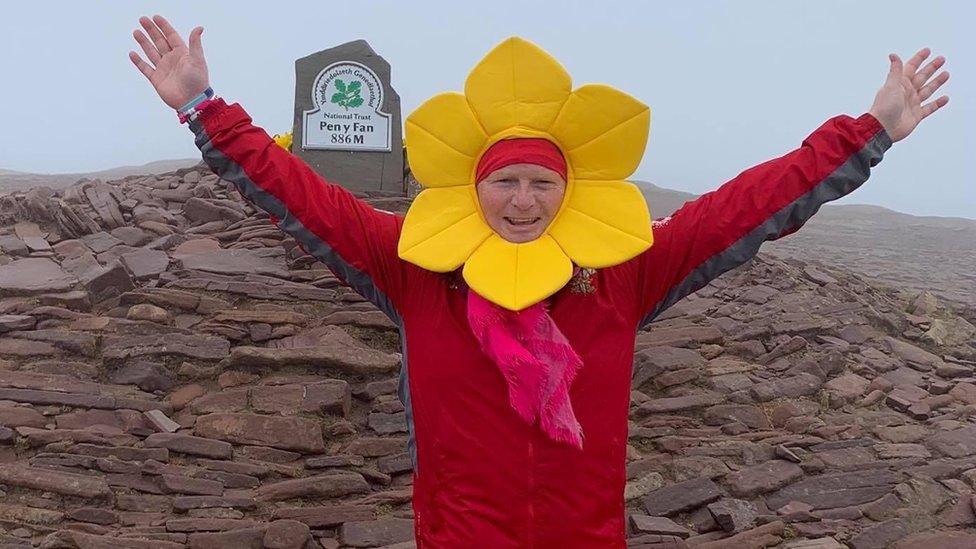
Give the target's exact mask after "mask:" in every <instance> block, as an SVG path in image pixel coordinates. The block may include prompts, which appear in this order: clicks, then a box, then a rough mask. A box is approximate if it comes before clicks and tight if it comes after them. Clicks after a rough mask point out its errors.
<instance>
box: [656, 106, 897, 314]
mask: <svg viewBox="0 0 976 549" xmlns="http://www.w3.org/2000/svg"><path fill="white" fill-rule="evenodd" d="M891 143H892V142H891V138H890V137H889V136H888V134H887V132H885V130H884V128H883V127H882V126H881V124H880V122H878V120H877V119H876V118H874V117H873V116H872V115H870V114H867V113H866V114H863V115H861V116H860V117H858V118H852V117H850V116H846V115H841V116H836V117H834V118H831V119H830V120H828V121H827V122H825V123H824V124H823V125H822V126H820V127H819V128H818V129H817V130H816V131H814V132H813V133H812V134H810V135H809V136H808V137H807V138H806V139H805V140H804V141H803V144H802V145H801V146H800V148H798V149H796V150H793V151H791V152H789V153H787V154H786V155H784V156H781V157H779V158H776V159H773V160H769V161H767V162H764V163H762V164H759V165H758V166H755V167H753V168H750V169H748V170H746V171H744V172H742V173H741V174H739V175H738V176H736V177H735V178H734V179H732V180H731V181H729V182H727V183H725V184H724V185H722V186H721V187H719V188H718V189H716V190H714V191H712V192H709V193H707V194H704V195H702V196H701V197H699V198H698V199H696V200H694V201H690V202H686V203H685V204H684V206H682V207H681V208H680V209H679V210H678V211H676V212H675V213H674V214H672V215H671V216H670V217H666V218H664V219H660V220H655V221H654V225H653V230H654V244H653V245H652V246H651V248H650V249H649V250H647V251H646V252H645V253H644V254H642V255H641V256H639V257H638V261H639V266H638V289H639V290H638V291H639V292H640V293H641V296H640V300H641V305H642V311H643V312H642V320H641V322H640V326H645V325H646V324H648V323H649V322H650V321H651V320H653V319H654V317H656V316H657V315H659V314H660V313H661V312H663V311H664V310H665V309H667V308H668V307H670V306H671V305H673V304H674V303H676V302H677V301H678V300H680V299H681V298H683V297H685V296H687V295H688V294H690V293H692V292H694V291H696V290H698V289H699V288H702V287H703V286H705V285H707V284H708V283H709V282H710V281H711V280H713V279H714V278H716V277H717V276H719V275H720V274H722V273H724V272H726V271H728V270H730V269H733V268H735V267H737V266H739V265H741V264H743V263H745V262H746V261H748V260H749V259H751V258H752V257H753V256H755V255H756V253H757V252H758V251H759V246H760V245H761V244H762V243H763V242H764V241H766V240H776V239H778V238H780V237H783V236H786V235H788V234H790V233H792V232H794V231H796V230H797V229H799V228H800V227H801V226H802V225H803V224H804V223H805V222H806V221H807V220H808V219H809V218H810V217H812V216H813V214H814V213H816V212H817V210H818V209H819V208H820V206H822V205H823V204H824V203H826V202H829V201H831V200H836V199H837V198H840V197H842V196H844V195H846V194H848V193H850V192H852V191H854V189H857V188H858V187H859V186H861V184H862V183H864V182H865V181H866V180H867V179H868V175H869V173H870V169H871V168H872V167H873V166H875V165H876V164H877V163H878V162H880V161H881V158H882V156H883V154H884V152H885V151H886V150H887V149H888V148H889V147H891Z"/></svg>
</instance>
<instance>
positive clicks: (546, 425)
mask: <svg viewBox="0 0 976 549" xmlns="http://www.w3.org/2000/svg"><path fill="white" fill-rule="evenodd" d="M468 323H469V324H470V325H471V331H472V332H474V335H475V338H476V339H477V340H478V342H479V343H480V344H481V350H482V351H483V352H484V353H485V354H486V355H488V357H489V358H491V359H492V361H494V362H495V364H497V365H498V368H499V369H500V370H501V372H502V375H503V376H504V377H505V381H506V382H507V383H508V401H509V404H511V406H512V408H514V409H515V411H516V412H517V413H518V415H519V416H521V417H522V419H524V420H525V421H527V422H529V423H530V424H535V423H537V422H538V424H539V425H540V426H541V427H542V430H543V431H544V432H545V433H546V434H547V435H548V436H549V438H551V439H553V440H556V441H561V442H565V443H567V444H571V445H573V446H575V447H577V448H580V449H582V448H583V430H582V427H581V426H580V424H579V421H577V420H576V414H574V413H573V404H572V402H570V400H569V387H570V386H571V385H572V384H573V379H574V378H575V377H576V373H577V372H578V371H579V369H580V368H581V367H582V366H583V360H582V359H581V358H580V357H579V355H578V354H576V351H575V350H574V349H573V347H572V346H571V345H570V344H569V341H567V340H566V336H564V335H563V333H562V332H561V331H559V327H558V326H556V323H555V322H553V320H552V317H550V316H549V313H548V311H547V310H546V305H545V304H544V303H536V304H535V305H532V306H531V307H529V308H527V309H524V310H522V311H518V312H514V311H509V310H507V309H503V308H502V307H499V306H498V305H495V304H494V303H491V302H490V301H488V300H487V299H485V298H483V297H481V296H480V295H478V294H477V293H475V292H474V291H471V290H470V289H469V290H468Z"/></svg>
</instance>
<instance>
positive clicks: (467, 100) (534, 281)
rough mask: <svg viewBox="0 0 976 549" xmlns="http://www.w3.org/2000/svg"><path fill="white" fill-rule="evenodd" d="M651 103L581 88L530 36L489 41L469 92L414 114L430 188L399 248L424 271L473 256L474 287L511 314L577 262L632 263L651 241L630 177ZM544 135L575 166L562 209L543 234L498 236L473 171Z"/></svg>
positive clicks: (445, 268)
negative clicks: (501, 149)
mask: <svg viewBox="0 0 976 549" xmlns="http://www.w3.org/2000/svg"><path fill="white" fill-rule="evenodd" d="M650 120H651V112H650V109H649V108H648V107H647V105H644V104H643V103H641V102H640V101H638V100H636V99H634V98H633V97H631V96H629V95H627V94H625V93H623V92H621V91H618V90H616V89H614V88H611V87H609V86H605V85H602V84H587V85H584V86H581V87H579V88H577V89H576V90H572V82H571V79H570V76H569V73H567V72H566V69H564V68H563V67H562V65H560V64H559V62H558V61H556V60H555V59H554V58H553V57H552V56H551V55H549V54H548V53H546V52H545V51H543V50H542V49H540V48H539V47H538V46H536V45H534V44H532V43H530V42H527V41H525V40H523V39H521V38H509V39H508V40H506V41H504V42H502V43H501V44H499V45H498V46H496V47H495V48H494V49H493V50H491V51H490V52H489V53H488V55H486V56H485V58H484V59H482V60H481V62H480V63H478V65H477V66H475V68H474V69H473V70H472V71H471V74H469V75H468V79H467V81H466V82H465V85H464V94H461V93H457V92H447V93H441V94H438V95H435V96H434V97H432V98H431V99H429V100H427V101H426V102H425V103H424V104H422V105H420V106H419V107H418V108H417V110H415V111H414V112H413V113H412V114H411V115H410V116H409V117H407V120H406V143H407V145H406V147H407V157H408V159H409V162H410V169H411V171H412V172H413V174H414V176H415V177H416V178H417V181H418V182H419V183H420V184H421V185H422V186H423V187H424V190H423V191H421V193H420V194H419V195H418V196H417V198H416V199H415V200H414V202H413V204H412V205H411V206H410V209H409V211H408V212H407V216H406V219H405V220H404V224H403V232H402V233H401V235H400V242H399V249H398V253H399V255H400V257H401V258H402V259H404V260H406V261H409V262H411V263H413V264H415V265H418V266H420V267H422V268H424V269H428V270H431V271H436V272H450V271H453V270H455V269H457V268H459V267H460V266H461V265H464V270H463V275H464V280H465V282H467V284H468V286H469V287H470V288H471V289H472V290H474V291H475V292H477V293H478V294H479V295H481V296H482V297H484V298H485V299H487V300H489V301H491V302H493V303H495V304H497V305H500V306H502V307H504V308H506V309H510V310H513V311H518V310H522V309H524V308H526V307H528V306H530V305H533V304H535V303H538V302H539V301H542V300H543V299H545V298H547V297H549V296H550V295H552V294H554V293H556V292H557V291H559V289H561V288H562V287H563V286H565V285H566V283H567V282H569V279H570V278H571V277H572V274H573V263H575V264H577V265H579V266H580V267H589V268H602V267H609V266H612V265H617V264H620V263H623V262H625V261H627V260H629V259H631V258H633V257H635V256H636V255H638V254H640V253H641V252H643V251H644V250H646V249H647V248H649V247H650V246H651V244H652V243H653V236H652V235H651V217H650V213H649V212H648V210H647V203H646V202H645V201H644V197H643V195H642V194H641V192H640V190H638V189H637V187H635V186H634V185H633V184H631V183H628V182H626V181H623V179H626V178H627V177H629V176H630V175H631V174H632V173H634V170H635V169H637V165H638V164H639V163H640V160H641V157H642V156H643V154H644V148H645V146H646V145H647V134H648V128H649V126H650ZM519 137H535V138H544V139H548V140H549V141H551V142H553V143H554V144H555V145H556V146H557V147H559V149H560V151H561V152H562V154H563V157H564V158H565V159H566V164H567V170H568V175H567V181H566V193H565V195H564V198H563V202H562V205H561V206H560V209H559V212H558V213H557V214H556V216H555V218H554V219H553V221H552V223H551V224H550V225H549V227H547V228H546V230H545V232H544V233H543V234H542V236H540V237H539V238H537V239H535V240H533V241H531V242H525V243H521V244H516V243H514V242H509V241H507V240H505V239H503V238H502V237H501V236H499V235H498V234H496V233H495V232H494V231H493V230H492V229H491V227H489V225H488V223H487V222H486V221H485V218H484V215H483V214H482V212H481V209H480V206H479V204H478V194H477V190H476V189H475V184H476V183H477V182H476V181H475V180H474V179H475V170H476V168H477V165H478V160H479V159H480V158H481V155H482V154H484V152H485V151H486V150H488V148H489V147H490V146H491V145H493V144H494V143H495V142H497V141H500V140H502V139H511V138H519Z"/></svg>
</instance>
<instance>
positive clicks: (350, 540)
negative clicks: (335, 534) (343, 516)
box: [340, 517, 414, 547]
mask: <svg viewBox="0 0 976 549" xmlns="http://www.w3.org/2000/svg"><path fill="white" fill-rule="evenodd" d="M413 534H414V531H413V521H412V520H408V519H401V518H392V517H391V518H382V519H379V520H372V521H368V522H347V523H345V524H343V525H342V529H341V530H340V539H342V542H343V543H344V544H345V545H348V546H352V547H380V546H384V545H392V544H394V543H400V542H402V541H410V540H412V539H413Z"/></svg>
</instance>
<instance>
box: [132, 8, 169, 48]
mask: <svg viewBox="0 0 976 549" xmlns="http://www.w3.org/2000/svg"><path fill="white" fill-rule="evenodd" d="M139 24H140V25H142V28H143V29H145V31H146V34H148V35H149V38H150V39H151V40H152V43H153V45H154V46H155V47H156V51H158V52H159V55H160V56H163V55H166V54H167V53H169V51H170V50H172V49H173V48H171V47H170V45H169V42H167V41H166V37H165V36H163V33H162V32H161V31H160V30H159V27H157V26H156V23H154V22H153V21H152V19H150V18H148V17H145V16H143V17H140V18H139Z"/></svg>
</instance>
